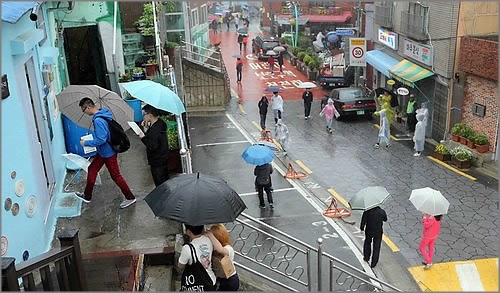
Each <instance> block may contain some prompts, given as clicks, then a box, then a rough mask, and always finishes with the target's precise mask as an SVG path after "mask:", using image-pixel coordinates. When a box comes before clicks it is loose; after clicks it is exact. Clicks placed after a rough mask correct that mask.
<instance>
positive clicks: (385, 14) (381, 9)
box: [375, 4, 394, 28]
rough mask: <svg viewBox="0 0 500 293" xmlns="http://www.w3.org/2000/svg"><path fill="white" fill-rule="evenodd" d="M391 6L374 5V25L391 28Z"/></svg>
mask: <svg viewBox="0 0 500 293" xmlns="http://www.w3.org/2000/svg"><path fill="white" fill-rule="evenodd" d="M393 11H394V10H393V8H392V5H391V4H389V5H387V4H377V5H375V23H376V24H378V25H380V26H383V27H386V28H392V27H393V24H392V14H393Z"/></svg>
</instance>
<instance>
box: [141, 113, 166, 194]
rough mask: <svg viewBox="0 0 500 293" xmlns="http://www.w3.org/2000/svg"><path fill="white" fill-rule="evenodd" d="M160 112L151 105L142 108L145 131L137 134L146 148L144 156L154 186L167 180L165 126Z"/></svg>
mask: <svg viewBox="0 0 500 293" xmlns="http://www.w3.org/2000/svg"><path fill="white" fill-rule="evenodd" d="M160 111H161V110H158V109H156V108H155V107H153V106H151V105H145V106H144V107H142V115H143V117H144V121H143V122H144V123H143V126H144V127H145V128H147V130H146V133H140V134H139V137H140V138H141V141H142V143H143V144H144V145H145V146H146V156H147V158H148V163H149V166H150V168H151V175H152V176H153V182H154V183H155V186H158V185H160V184H162V183H163V182H165V181H166V180H167V179H168V135H167V124H166V123H165V121H163V120H162V119H160V118H159V116H160Z"/></svg>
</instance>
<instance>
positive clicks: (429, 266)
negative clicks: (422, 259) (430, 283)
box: [424, 263, 432, 270]
mask: <svg viewBox="0 0 500 293" xmlns="http://www.w3.org/2000/svg"><path fill="white" fill-rule="evenodd" d="M431 267H432V264H431V263H428V264H426V265H425V267H424V270H428V269H430V268H431Z"/></svg>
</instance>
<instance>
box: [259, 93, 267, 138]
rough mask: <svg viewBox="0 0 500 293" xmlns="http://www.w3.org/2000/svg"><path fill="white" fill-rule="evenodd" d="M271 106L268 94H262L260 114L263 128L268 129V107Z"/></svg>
mask: <svg viewBox="0 0 500 293" xmlns="http://www.w3.org/2000/svg"><path fill="white" fill-rule="evenodd" d="M268 107H269V101H268V100H267V97H266V96H264V95H263V96H262V98H261V99H260V101H259V115H260V127H261V128H262V130H264V129H266V116H267V108H268Z"/></svg>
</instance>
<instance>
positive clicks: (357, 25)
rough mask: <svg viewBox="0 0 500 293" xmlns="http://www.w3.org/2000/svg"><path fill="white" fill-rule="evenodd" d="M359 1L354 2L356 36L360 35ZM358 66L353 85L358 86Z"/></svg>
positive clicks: (355, 70)
mask: <svg viewBox="0 0 500 293" xmlns="http://www.w3.org/2000/svg"><path fill="white" fill-rule="evenodd" d="M360 31H361V1H358V2H356V38H359V37H360V36H361V32H360ZM359 69H360V68H359V66H356V68H355V69H354V86H356V87H359Z"/></svg>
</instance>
